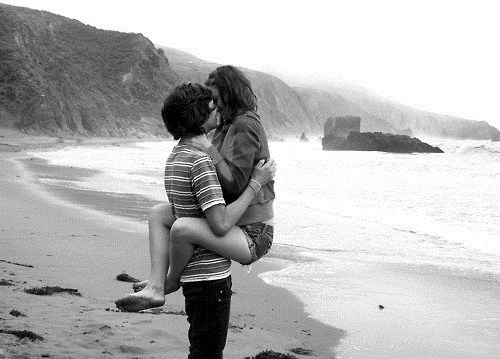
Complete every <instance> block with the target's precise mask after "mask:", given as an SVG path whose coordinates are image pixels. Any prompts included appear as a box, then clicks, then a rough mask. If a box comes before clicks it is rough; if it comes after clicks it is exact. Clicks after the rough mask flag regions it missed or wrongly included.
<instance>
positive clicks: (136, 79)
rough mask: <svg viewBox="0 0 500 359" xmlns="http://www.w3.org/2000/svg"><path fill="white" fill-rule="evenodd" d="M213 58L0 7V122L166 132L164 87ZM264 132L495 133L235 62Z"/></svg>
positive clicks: (68, 130)
mask: <svg viewBox="0 0 500 359" xmlns="http://www.w3.org/2000/svg"><path fill="white" fill-rule="evenodd" d="M217 66H220V64H216V63H211V62H208V61H205V60H202V59H199V58H196V57H195V56H193V55H191V54H189V53H186V52H183V51H180V50H176V49H171V48H168V47H164V46H158V45H155V44H153V43H152V42H151V41H150V40H149V39H147V38H146V37H144V36H143V35H141V34H135V33H121V32H116V31H106V30H100V29H97V28H95V27H92V26H88V25H85V24H83V23H81V22H79V21H77V20H73V19H69V18H66V17H63V16H59V15H55V14H51V13H48V12H45V11H37V10H31V9H27V8H22V7H16V6H10V5H5V4H0V126H1V127H7V128H15V129H18V130H20V131H22V132H24V133H28V134H48V135H54V136H75V135H76V136H88V137H91V136H101V137H102V136H104V137H144V136H168V134H167V132H166V130H165V129H164V126H163V123H162V121H161V117H160V108H161V104H162V101H163V99H164V98H165V97H166V95H167V94H168V93H169V92H170V91H171V89H172V88H173V87H174V86H175V85H177V84H179V83H181V82H189V81H197V82H204V81H205V79H206V78H207V76H208V74H209V73H210V71H212V70H213V69H215V68H216V67H217ZM242 70H243V71H244V72H245V74H246V75H247V76H248V77H249V79H250V81H251V82H252V84H253V88H254V91H255V94H256V95H257V97H258V100H259V102H258V106H259V107H258V112H259V115H260V116H261V120H262V123H263V125H264V127H265V129H266V131H267V133H268V135H269V136H270V137H271V138H276V139H280V138H283V137H285V136H293V137H297V136H300V134H302V133H304V134H305V135H306V136H308V137H311V136H318V135H320V134H321V133H322V132H323V124H324V121H325V119H327V118H330V117H339V116H345V115H354V116H357V117H360V118H361V119H362V122H361V129H360V130H361V131H365V132H383V133H389V134H400V135H402V134H404V135H409V136H412V135H413V134H414V133H415V134H417V135H428V136H439V137H452V138H470V139H491V140H500V131H498V129H496V128H494V127H492V126H490V125H489V124H488V123H486V122H477V121H471V120H465V119H460V118H455V117H450V116H445V115H439V114H430V113H427V112H423V111H419V110H415V109H411V108H409V107H405V106H403V105H399V104H396V103H393V102H388V101H386V100H384V99H383V98H380V97H376V95H374V94H369V93H368V92H367V91H365V92H360V91H357V90H353V89H346V88H336V87H334V86H330V87H329V86H322V87H321V88H318V87H312V86H302V87H292V86H290V85H289V84H288V83H286V82H285V81H283V80H282V79H281V78H278V77H277V76H274V75H271V74H267V73H263V72H259V71H254V70H249V69H242Z"/></svg>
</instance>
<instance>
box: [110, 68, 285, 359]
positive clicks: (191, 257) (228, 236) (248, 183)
mask: <svg viewBox="0 0 500 359" xmlns="http://www.w3.org/2000/svg"><path fill="white" fill-rule="evenodd" d="M206 85H207V86H208V87H209V88H210V91H209V92H207V91H206V90H207V89H206V88H203V87H198V86H200V85H195V84H190V85H185V86H187V87H182V86H180V87H178V88H176V89H175V90H174V92H173V93H172V94H171V95H170V96H169V97H168V98H167V100H166V101H165V104H164V107H163V109H162V117H163V119H164V121H165V124H166V126H167V128H168V130H169V131H170V132H171V133H172V134H173V135H174V138H177V139H179V138H180V141H179V144H178V145H177V146H176V147H175V148H174V150H173V151H172V154H171V155H170V157H169V160H168V161H167V166H166V171H165V174H166V176H165V187H166V190H167V194H168V197H169V201H170V204H163V205H158V206H155V207H154V208H153V209H152V211H151V216H150V221H149V227H150V254H151V276H150V279H149V281H145V282H142V283H139V284H137V285H136V286H135V289H136V290H140V291H139V292H137V293H134V294H130V295H127V296H126V297H124V298H122V299H120V300H117V301H116V305H117V307H118V308H120V309H122V310H125V311H139V310H142V309H147V308H151V307H157V306H161V305H163V303H164V300H165V299H164V295H165V294H168V293H171V292H173V291H176V290H177V289H178V288H179V285H180V283H179V282H182V287H183V293H184V296H185V297H186V313H187V314H188V321H189V322H190V324H191V326H190V330H189V338H190V343H191V347H190V353H191V354H190V358H198V357H203V356H202V355H205V354H201V353H207V350H208V351H209V352H210V353H212V354H211V355H212V356H210V355H209V356H207V357H211V358H218V357H222V350H223V348H224V345H225V338H226V335H227V325H228V320H229V306H230V298H231V280H230V275H229V265H230V261H229V260H228V259H226V258H229V259H233V260H236V261H238V262H240V263H243V264H249V263H252V262H254V261H256V260H258V259H259V258H260V257H262V256H263V255H264V254H265V253H267V251H268V250H269V248H270V246H271V244H272V236H273V227H272V225H273V223H272V220H273V206H272V204H273V200H274V189H273V181H270V180H269V179H270V178H272V177H273V176H274V172H275V164H274V161H272V160H270V161H269V162H268V163H267V164H264V159H268V158H269V147H268V143H267V137H266V134H265V131H264V128H263V126H262V124H261V122H260V119H259V117H258V115H257V114H256V112H255V111H256V108H257V103H256V102H257V101H256V97H255V95H254V93H253V91H252V88H251V85H250V82H249V81H248V79H247V78H246V77H245V76H244V74H243V73H242V72H241V71H240V70H238V69H236V68H235V67H233V66H222V67H219V68H217V69H216V70H215V71H214V72H212V73H211V74H210V76H209V78H208V80H207V82H206ZM207 94H208V97H207ZM210 97H211V99H212V101H211V104H210V105H211V106H212V107H216V108H217V110H218V113H219V115H220V117H219V118H218V117H217V116H216V112H215V111H212V113H211V115H210V116H208V114H209V112H210V111H209V110H208V112H206V111H207V108H208V102H207V103H206V106H205V104H204V102H206V101H207V100H210ZM209 102H210V101H209ZM207 117H209V120H208V121H206V122H205V123H204V124H203V126H204V127H203V128H200V127H196V126H201V124H202V123H203V122H204V121H205V120H206V118H207ZM200 119H201V120H202V121H200ZM195 120H196V121H198V123H196V121H195ZM193 121H194V122H193ZM217 122H219V123H217ZM186 123H190V125H189V126H186ZM193 126H194V127H193ZM213 128H215V129H216V130H215V134H214V137H213V142H212V143H210V141H209V140H208V138H207V137H206V135H205V134H204V133H203V132H209V131H210V130H212V129H213ZM200 150H201V151H200ZM207 154H208V155H209V156H210V158H209V157H208V156H207ZM211 166H215V170H216V173H217V176H216V178H214V176H213V175H214V172H213V171H212V170H211ZM254 168H255V169H254ZM217 177H218V180H219V182H220V185H221V187H222V193H223V199H224V200H225V203H226V204H227V205H224V200H222V198H221V197H220V196H219V194H218V191H219V190H220V187H218V186H217V184H216V183H215V182H216V181H214V179H215V180H216V179H217ZM188 183H190V184H192V185H193V186H191V187H190V186H187V184H188ZM188 187H189V188H191V189H192V190H193V191H191V192H190V190H189V188H188ZM203 216H205V217H206V218H202V217H203ZM216 253H217V254H216ZM167 268H168V274H167V275H166V271H167ZM165 275H166V279H165ZM141 289H142V290H141ZM214 336H215V337H214ZM207 346H210V348H211V349H210V348H208V347H207ZM196 353H199V355H198V354H196ZM215 353H217V354H215Z"/></svg>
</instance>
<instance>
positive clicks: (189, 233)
mask: <svg viewBox="0 0 500 359" xmlns="http://www.w3.org/2000/svg"><path fill="white" fill-rule="evenodd" d="M195 245H197V246H200V247H203V248H206V249H208V250H210V251H212V252H215V253H217V254H219V255H221V256H223V257H226V258H229V259H231V260H234V261H236V262H239V263H249V262H250V261H251V260H252V255H251V253H250V249H249V248H248V242H247V239H246V237H245V233H243V231H242V230H241V228H240V227H233V228H232V229H231V230H230V231H229V232H228V233H227V234H226V235H225V236H224V237H217V236H216V235H215V234H213V232H212V230H211V229H210V227H209V225H208V222H207V220H206V219H204V218H193V217H183V218H179V219H177V220H176V221H175V223H174V224H173V226H172V228H171V232H170V249H169V250H170V267H169V270H168V275H167V284H166V287H165V293H169V292H171V291H175V290H177V289H178V288H179V280H180V277H181V274H182V272H183V271H184V268H185V267H186V265H187V264H188V262H189V259H190V258H191V256H192V255H193V250H194V246H195Z"/></svg>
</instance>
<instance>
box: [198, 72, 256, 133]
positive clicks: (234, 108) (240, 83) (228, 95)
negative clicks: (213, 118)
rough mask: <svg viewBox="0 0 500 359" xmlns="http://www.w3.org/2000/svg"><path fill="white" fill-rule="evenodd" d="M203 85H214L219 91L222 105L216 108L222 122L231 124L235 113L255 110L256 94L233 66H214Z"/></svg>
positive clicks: (243, 76)
mask: <svg viewBox="0 0 500 359" xmlns="http://www.w3.org/2000/svg"><path fill="white" fill-rule="evenodd" d="M205 85H206V86H209V87H215V88H216V89H217V90H218V92H219V97H220V99H221V101H222V104H223V106H224V107H223V108H220V109H218V110H219V113H220V115H221V119H222V124H231V123H232V122H233V121H234V119H235V118H236V116H237V115H239V114H242V113H245V112H246V111H256V110H257V96H255V94H254V92H253V90H252V85H251V83H250V80H248V78H247V77H246V76H245V74H244V73H243V72H242V71H241V70H239V69H238V68H236V67H234V66H231V65H225V66H220V67H218V68H216V69H215V70H214V71H212V72H211V73H210V75H208V79H207V81H205Z"/></svg>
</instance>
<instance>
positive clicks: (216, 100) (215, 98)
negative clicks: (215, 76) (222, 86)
mask: <svg viewBox="0 0 500 359" xmlns="http://www.w3.org/2000/svg"><path fill="white" fill-rule="evenodd" d="M210 91H212V102H211V106H215V107H216V108H217V109H219V110H220V109H222V108H223V107H224V104H223V103H222V99H221V98H220V97H219V90H218V89H217V88H216V87H213V86H210Z"/></svg>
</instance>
